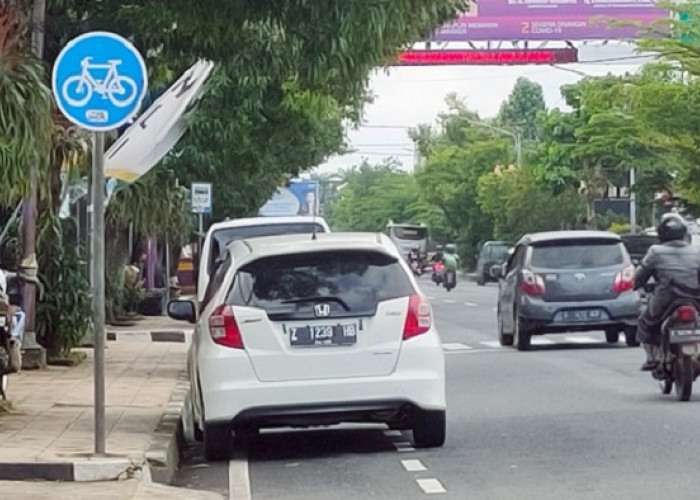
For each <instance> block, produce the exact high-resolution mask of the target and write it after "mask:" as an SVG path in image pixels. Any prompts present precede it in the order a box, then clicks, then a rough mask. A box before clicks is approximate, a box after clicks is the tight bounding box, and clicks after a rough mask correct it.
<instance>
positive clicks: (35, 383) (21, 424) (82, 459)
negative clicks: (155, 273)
mask: <svg viewBox="0 0 700 500" xmlns="http://www.w3.org/2000/svg"><path fill="white" fill-rule="evenodd" d="M139 323H140V324H139V327H141V328H143V329H144V331H146V332H148V333H149V334H150V332H151V331H152V329H153V328H154V325H155V326H157V327H159V328H160V327H161V326H162V327H163V328H164V329H166V330H171V331H175V330H178V329H179V330H180V331H181V332H183V338H184V340H185V341H183V342H153V341H151V340H152V339H151V338H150V335H148V336H141V337H138V336H135V337H134V338H140V340H145V341H138V342H128V341H122V338H123V337H122V336H121V335H120V332H121V330H116V329H108V330H113V331H114V330H116V332H115V333H116V339H117V340H116V341H111V342H107V350H106V412H105V413H106V431H107V436H106V443H107V456H106V457H93V456H92V451H93V446H94V445H93V443H94V441H93V439H94V434H93V433H94V431H93V429H94V427H93V425H94V414H93V369H94V367H93V363H92V359H93V358H92V350H91V349H84V350H83V351H84V352H85V354H86V355H87V359H86V360H85V361H84V362H83V363H81V364H80V365H78V366H75V367H57V366H50V367H47V368H46V369H44V370H37V371H24V372H22V373H20V374H16V375H12V376H10V381H9V389H8V394H9V399H10V400H11V403H12V409H11V410H10V411H7V412H4V413H0V443H2V445H0V480H23V479H44V480H50V481H100V480H111V479H129V478H141V479H146V480H150V479H153V480H155V481H160V482H166V483H167V482H170V481H171V480H172V478H173V476H174V474H175V472H176V467H177V465H178V462H179V448H178V440H179V439H181V435H182V424H181V418H180V417H181V412H182V406H183V402H184V401H185V397H186V394H187V392H188V390H189V388H188V386H187V381H186V379H185V373H184V372H185V360H186V349H187V345H188V342H187V340H188V335H187V334H186V333H187V332H186V330H183V329H182V324H178V323H174V322H168V321H167V320H164V319H163V318H158V319H156V320H151V321H148V320H144V321H143V322H139ZM127 338H129V337H127ZM0 498H5V497H4V495H2V494H1V493H0ZM21 498H27V497H24V496H21ZM38 498H42V497H38ZM51 498H56V497H51ZM81 498H82V497H81ZM121 498H125V497H121Z"/></svg>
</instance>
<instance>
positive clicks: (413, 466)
mask: <svg viewBox="0 0 700 500" xmlns="http://www.w3.org/2000/svg"><path fill="white" fill-rule="evenodd" d="M401 465H403V468H404V469H406V471H407V472H421V471H424V470H428V469H426V468H425V465H423V464H422V463H421V461H420V460H401Z"/></svg>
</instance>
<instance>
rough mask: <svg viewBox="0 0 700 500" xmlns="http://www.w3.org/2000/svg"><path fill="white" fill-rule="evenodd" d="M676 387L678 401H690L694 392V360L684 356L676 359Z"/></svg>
mask: <svg viewBox="0 0 700 500" xmlns="http://www.w3.org/2000/svg"><path fill="white" fill-rule="evenodd" d="M675 372H676V373H675V374H674V375H675V376H674V385H675V386H676V399H677V400H678V401H688V400H689V399H690V395H691V394H692V392H693V379H694V378H695V373H694V366H693V359H692V358H691V357H690V356H686V355H684V354H681V355H679V356H678V357H677V358H676V367H675Z"/></svg>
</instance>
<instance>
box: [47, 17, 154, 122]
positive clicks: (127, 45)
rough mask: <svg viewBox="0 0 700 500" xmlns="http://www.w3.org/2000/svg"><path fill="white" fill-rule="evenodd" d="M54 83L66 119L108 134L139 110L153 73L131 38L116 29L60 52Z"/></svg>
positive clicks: (92, 35) (87, 36) (81, 39)
mask: <svg viewBox="0 0 700 500" xmlns="http://www.w3.org/2000/svg"><path fill="white" fill-rule="evenodd" d="M51 83H52V88H53V94H54V97H55V99H56V104H57V105H58V107H59V109H60V110H61V112H62V113H63V114H64V115H65V116H66V118H68V119H69V120H70V121H72V122H73V123H75V124H76V125H78V126H80V127H82V128H84V129H87V130H92V131H95V132H104V131H108V130H113V129H116V128H118V127H120V126H121V125H124V124H125V123H127V122H128V121H130V120H131V119H132V118H133V117H134V115H135V114H136V113H137V112H138V111H139V109H140V107H141V102H142V101H143V98H144V96H145V95H146V90H147V87H148V74H147V71H146V64H145V63H144V61H143V57H141V54H140V53H139V52H138V50H136V48H135V47H134V46H133V45H132V44H131V42H129V41H128V40H126V39H125V38H123V37H121V36H119V35H117V34H115V33H109V32H106V31H93V32H90V33H85V34H83V35H80V36H78V37H76V38H74V39H73V40H71V41H70V42H68V44H67V45H66V46H65V47H64V48H63V50H61V53H60V54H59V55H58V58H57V59H56V63H55V64H54V67H53V74H52V79H51Z"/></svg>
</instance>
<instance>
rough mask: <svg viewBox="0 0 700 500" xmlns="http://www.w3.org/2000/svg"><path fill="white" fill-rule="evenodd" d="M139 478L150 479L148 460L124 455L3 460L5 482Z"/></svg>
mask: <svg viewBox="0 0 700 500" xmlns="http://www.w3.org/2000/svg"><path fill="white" fill-rule="evenodd" d="M134 478H139V479H143V480H146V481H148V480H149V479H150V476H149V471H148V469H147V468H145V463H141V464H139V463H136V462H133V461H132V460H129V459H127V458H122V457H109V456H107V457H94V458H88V459H85V460H78V461H74V462H24V463H22V462H19V463H14V462H13V463H7V462H5V463H0V480H2V481H27V480H43V481H75V482H86V481H116V480H121V479H134Z"/></svg>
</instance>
